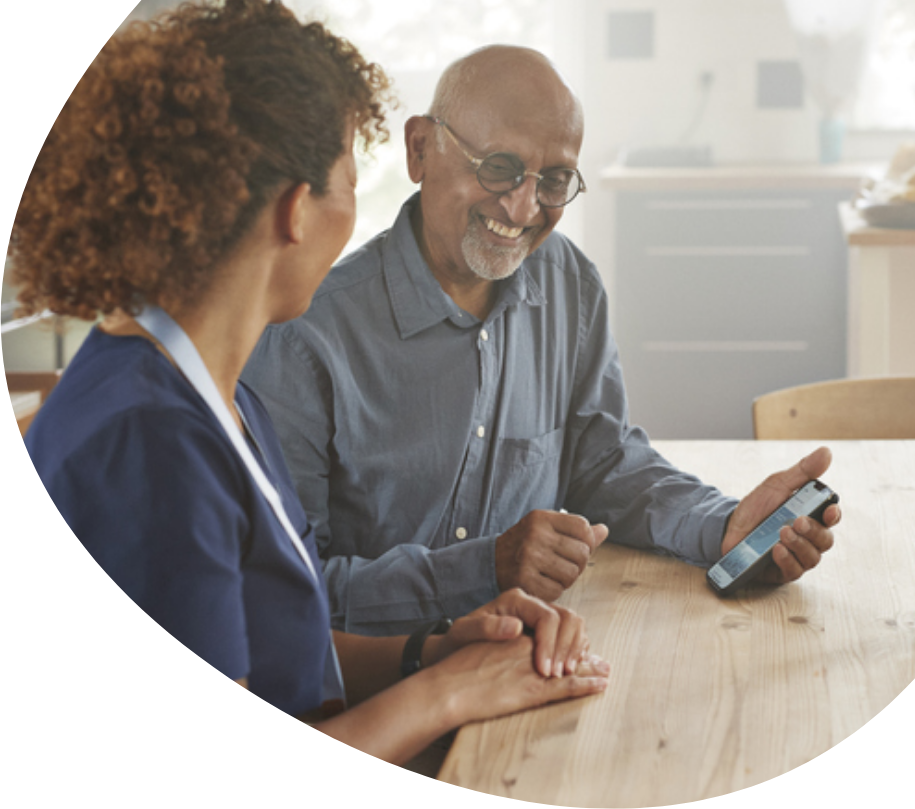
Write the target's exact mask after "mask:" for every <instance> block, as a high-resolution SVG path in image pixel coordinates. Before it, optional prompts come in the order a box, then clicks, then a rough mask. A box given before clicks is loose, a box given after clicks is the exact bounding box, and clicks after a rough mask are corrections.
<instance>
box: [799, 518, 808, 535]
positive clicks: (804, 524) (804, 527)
mask: <svg viewBox="0 0 915 809" xmlns="http://www.w3.org/2000/svg"><path fill="white" fill-rule="evenodd" d="M797 526H798V528H799V530H801V531H803V532H805V533H806V532H807V531H809V530H810V520H808V519H807V518H806V517H799V518H798V521H797Z"/></svg>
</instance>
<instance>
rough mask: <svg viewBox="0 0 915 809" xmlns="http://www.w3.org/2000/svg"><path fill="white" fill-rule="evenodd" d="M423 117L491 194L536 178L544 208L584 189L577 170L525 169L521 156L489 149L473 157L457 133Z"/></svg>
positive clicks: (555, 205)
mask: <svg viewBox="0 0 915 809" xmlns="http://www.w3.org/2000/svg"><path fill="white" fill-rule="evenodd" d="M425 117H426V118H428V119H429V120H430V121H432V123H434V124H437V125H438V126H440V127H441V128H442V129H444V130H445V132H447V133H448V137H450V138H451V140H452V141H454V145H455V146H457V147H458V149H460V150H461V151H462V152H463V153H464V157H466V158H467V159H468V160H469V161H470V162H471V164H473V166H474V167H475V168H476V170H477V180H478V181H479V183H480V185H481V186H483V188H485V189H486V190H487V191H489V192H490V193H492V194H507V193H508V192H509V191H513V190H514V189H516V188H517V187H518V186H519V185H521V184H522V183H523V182H524V180H525V178H527V177H536V178H537V202H539V203H540V205H542V206H543V207H544V208H562V207H563V206H564V205H568V204H569V203H570V202H571V201H572V200H573V199H575V197H577V196H578V195H579V194H580V193H582V192H583V191H587V190H588V189H587V188H586V187H585V181H584V179H583V178H582V176H581V174H580V173H579V171H578V169H566V168H553V169H547V170H546V171H545V172H544V173H543V174H538V173H537V172H536V171H530V170H529V169H526V168H525V167H524V163H522V162H521V158H519V157H518V155H515V154H511V153H510V152H493V153H492V154H490V155H487V156H486V157H484V158H482V159H480V158H479V157H474V156H473V155H471V154H469V153H468V151H467V150H466V149H465V148H464V147H463V146H461V143H460V141H459V140H458V137H457V135H455V134H454V132H453V131H452V130H451V127H450V126H448V124H446V123H445V121H444V120H442V119H441V118H438V117H436V116H434V115H426V116H425Z"/></svg>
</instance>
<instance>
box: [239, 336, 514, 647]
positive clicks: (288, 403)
mask: <svg viewBox="0 0 915 809" xmlns="http://www.w3.org/2000/svg"><path fill="white" fill-rule="evenodd" d="M291 328H292V324H286V325H284V326H279V327H269V328H268V329H267V330H266V332H265V333H264V335H263V337H262V338H261V340H260V342H259V344H258V346H257V348H256V350H255V352H254V354H253V355H252V357H251V359H250V360H249V362H248V365H247V367H246V368H245V371H244V373H243V375H242V378H243V380H244V381H245V383H246V384H247V385H249V386H250V387H251V388H252V389H253V390H254V391H255V392H256V393H257V395H258V397H259V398H260V400H261V401H262V403H263V404H264V406H265V407H266V408H267V411H268V413H269V414H270V416H271V418H272V420H273V422H274V426H275V428H276V432H277V434H278V435H279V438H280V443H281V446H282V449H283V454H284V456H285V458H286V463H287V465H288V466H289V471H290V473H291V476H292V479H293V482H294V484H295V487H296V493H297V494H298V497H299V500H300V501H301V503H302V506H303V508H304V509H305V513H306V514H307V515H308V519H309V522H310V523H311V524H312V526H313V527H314V530H315V538H316V541H317V545H318V549H319V552H320V554H321V557H322V559H323V563H324V578H325V581H326V583H327V590H328V596H329V599H330V605H331V624H332V626H333V627H334V629H337V630H341V631H345V632H353V633H356V634H363V635H396V634H405V633H409V632H412V631H413V629H415V628H416V627H417V626H419V625H421V624H423V623H428V622H429V621H434V620H438V619H439V618H442V617H451V618H456V617H460V616H461V615H465V614H466V613H468V612H470V611H471V610H473V609H476V608H477V607H478V606H479V605H480V604H483V603H486V602H488V601H491V600H492V599H493V598H495V597H496V596H497V595H498V594H499V588H498V584H497V582H496V578H495V567H494V561H493V560H494V557H495V542H496V537H495V536H487V537H478V538H473V539H469V540H466V541H463V542H460V543H459V544H455V545H450V546H447V547H442V548H429V547H427V546H426V542H427V540H428V537H414V536H404V537H403V541H402V542H401V543H400V544H398V545H395V546H394V547H392V548H389V549H388V550H386V551H385V552H384V553H382V554H381V555H379V556H378V557H377V558H368V557H365V556H362V555H360V554H359V553H358V552H357V550H356V549H355V548H353V547H351V546H350V543H349V542H348V538H346V537H336V536H334V535H333V531H332V528H331V525H330V519H329V514H330V498H331V497H332V496H334V493H333V491H332V490H333V486H332V483H331V481H332V476H333V453H334V451H335V450H334V439H335V431H336V427H335V423H334V401H333V396H334V390H333V383H332V381H331V379H330V376H329V375H328V373H327V371H326V369H325V368H323V366H322V365H321V364H320V363H319V362H318V361H317V360H316V359H315V358H314V356H313V355H312V353H311V352H310V351H309V349H308V348H307V346H305V345H304V344H303V343H302V342H301V341H300V340H298V339H296V338H295V337H294V336H293V335H292V334H291V332H290V329H291ZM338 496H345V493H342V494H341V493H338Z"/></svg>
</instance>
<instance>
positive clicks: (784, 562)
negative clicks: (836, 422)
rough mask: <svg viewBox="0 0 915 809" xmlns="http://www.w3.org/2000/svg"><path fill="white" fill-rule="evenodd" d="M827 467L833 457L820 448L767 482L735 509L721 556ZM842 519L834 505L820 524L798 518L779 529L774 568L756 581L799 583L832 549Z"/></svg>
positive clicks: (772, 566) (766, 571)
mask: <svg viewBox="0 0 915 809" xmlns="http://www.w3.org/2000/svg"><path fill="white" fill-rule="evenodd" d="M830 463H832V453H831V452H830V451H829V449H828V448H827V447H820V448H819V449H817V450H815V451H814V452H812V453H811V454H810V455H808V456H807V457H806V458H802V459H801V460H800V461H799V462H798V463H796V464H795V465H794V466H792V467H790V468H788V469H785V470H783V471H781V472H776V473H775V474H772V475H770V476H769V477H768V478H766V479H765V480H764V481H763V482H762V483H761V484H760V485H759V486H757V487H756V488H755V489H754V490H753V491H752V492H750V493H749V494H748V495H747V496H746V497H745V498H744V499H743V500H741V501H740V503H738V505H737V508H736V509H734V513H733V514H732V515H731V519H730V520H729V522H728V527H727V530H726V531H725V535H724V540H723V541H722V543H721V553H722V555H723V554H726V553H727V552H728V551H730V550H731V549H732V548H734V546H736V545H737V544H738V543H739V542H740V541H741V540H743V539H744V538H745V537H746V536H747V535H748V534H749V533H750V532H751V531H752V530H753V529H754V528H756V526H757V525H759V524H760V523H762V522H763V521H764V520H765V519H766V518H767V517H769V515H771V514H772V513H773V512H775V511H776V510H777V509H778V508H779V507H780V506H781V505H782V504H783V503H785V501H786V500H788V499H789V498H790V497H791V495H792V494H793V493H794V492H795V491H796V490H798V489H800V488H801V487H802V486H804V485H805V484H806V483H808V482H809V481H811V480H815V479H816V478H818V477H820V476H821V475H823V474H824V473H825V472H826V470H828V469H829V465H830ZM841 518H842V513H841V511H840V509H839V506H838V505H835V504H833V505H830V506H829V507H828V508H827V509H826V510H825V511H824V512H823V515H822V517H821V519H822V523H820V522H818V521H817V520H814V519H811V518H809V517H798V518H797V519H796V520H795V521H794V523H793V524H792V525H790V526H785V527H784V528H782V529H781V532H780V541H779V543H778V544H777V545H776V546H775V547H774V548H773V549H772V557H771V558H772V562H773V564H770V565H769V566H768V568H767V569H766V570H765V571H764V572H763V573H762V575H760V576H759V580H760V581H765V582H769V583H771V584H783V583H786V582H789V581H795V580H796V579H799V578H800V577H801V576H802V575H803V574H804V573H805V572H807V571H808V570H812V569H813V568H814V567H816V566H817V565H818V564H819V562H820V559H821V558H822V555H823V554H824V553H826V551H828V550H829V549H830V548H831V547H832V546H833V542H834V538H833V534H832V530H831V529H832V528H833V527H834V526H835V525H837V524H838V522H839V521H840V520H841Z"/></svg>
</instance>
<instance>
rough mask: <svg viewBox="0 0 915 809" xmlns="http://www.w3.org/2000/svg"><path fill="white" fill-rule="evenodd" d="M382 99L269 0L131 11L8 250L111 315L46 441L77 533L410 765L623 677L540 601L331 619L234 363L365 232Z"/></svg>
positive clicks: (381, 92)
mask: <svg viewBox="0 0 915 809" xmlns="http://www.w3.org/2000/svg"><path fill="white" fill-rule="evenodd" d="M387 93H388V80H387V78H386V77H385V76H384V74H383V72H382V71H381V70H380V68H378V67H377V66H376V65H372V64H368V63H367V62H366V61H365V60H364V59H363V58H362V56H361V55H360V54H359V53H358V52H357V51H356V50H355V49H354V48H353V47H352V45H350V44H349V43H348V42H346V41H345V40H342V39H339V38H337V37H335V36H333V35H332V34H331V33H330V32H328V31H327V30H326V29H325V28H324V27H323V26H321V25H320V24H317V23H311V24H302V23H299V22H298V21H297V20H296V19H295V17H294V16H293V15H292V14H291V13H290V12H289V11H288V10H287V9H285V8H284V7H283V6H282V5H281V4H280V3H278V2H274V1H272V0H227V2H226V3H225V6H224V7H223V6H218V5H215V4H210V5H185V6H182V7H181V8H180V9H178V10H177V11H176V12H174V13H172V14H170V15H168V16H166V17H163V18H162V19H160V20H158V21H156V22H153V23H145V24H134V25H133V26H132V27H130V28H128V29H127V30H126V31H125V32H124V33H122V34H120V35H118V36H116V37H115V38H114V39H112V40H111V41H110V42H109V43H108V44H107V45H106V46H105V47H104V48H103V50H102V51H101V52H100V54H99V55H98V57H97V58H96V59H95V61H94V62H93V64H92V66H91V67H90V68H89V70H88V71H87V72H86V74H85V75H84V76H83V78H82V79H81V81H80V82H79V84H78V86H77V87H76V89H75V91H74V92H73V95H72V96H71V98H70V99H69V100H68V102H67V104H66V105H65V107H64V109H63V111H62V112H61V114H60V117H59V118H58V119H57V121H56V123H55V125H54V127H53V129H52V131H51V133H50V134H49V136H48V138H47V140H46V142H45V144H44V146H43V148H42V150H41V153H40V155H39V157H38V160H37V162H36V164H35V168H34V170H33V172H32V175H31V177H30V179H29V182H28V185H27V188H26V190H25V193H24V195H23V198H22V204H21V207H20V208H19V211H18V214H17V217H16V220H15V224H14V230H13V239H12V241H11V256H12V258H13V262H14V264H13V266H14V268H15V269H14V282H15V283H16V284H17V286H18V288H19V299H20V302H21V304H22V305H23V306H24V308H25V309H26V310H30V311H36V310H40V309H42V308H48V309H50V310H52V311H54V312H57V313H59V314H63V315H70V316H76V317H81V318H87V319H95V318H96V317H97V316H98V315H99V314H100V315H101V316H102V320H101V321H100V323H99V324H98V325H97V326H96V328H94V329H93V330H92V332H91V333H90V334H89V336H88V337H87V339H86V341H85V343H84V344H83V346H82V348H81V349H80V351H79V352H78V354H77V356H76V357H75V358H74V359H73V361H72V363H71V364H70V367H69V368H68V369H67V371H66V373H65V374H64V375H63V378H62V379H61V381H60V383H59V385H58V386H57V388H56V390H55V391H54V393H53V394H52V395H51V396H50V398H49V399H48V401H47V403H46V404H45V405H44V407H43V408H42V410H41V411H40V412H39V414H38V416H37V418H36V419H35V421H34V423H33V424H32V427H31V429H30V430H29V432H28V434H27V439H26V442H27V446H28V450H29V453H30V455H31V458H32V460H33V462H34V464H35V467H36V469H37V470H38V472H39V475H40V477H41V479H42V481H43V483H44V484H45V486H46V488H47V489H48V491H49V493H50V494H51V497H52V498H53V500H54V502H55V503H56V505H57V507H58V508H59V509H60V511H61V514H62V515H63V517H64V518H65V520H66V521H67V523H68V524H69V526H70V528H71V529H72V530H73V532H74V534H76V536H77V537H78V538H79V539H80V541H81V542H82V543H83V545H84V546H85V547H86V549H87V550H88V551H89V553H90V554H91V555H92V556H93V558H94V559H95V560H96V561H97V562H98V563H99V564H100V565H101V566H102V568H103V569H104V570H105V571H106V572H107V573H108V574H109V575H110V576H111V577H112V578H113V579H114V581H116V582H117V584H118V585H119V586H120V587H121V588H122V589H123V590H124V591H125V592H126V593H127V594H128V595H129V596H130V597H131V598H132V599H133V600H134V601H136V602H137V604H139V605H140V606H141V607H142V608H143V609H144V610H145V611H146V612H147V613H148V614H149V615H150V616H151V617H152V618H154V619H155V620H156V621H157V622H158V623H159V624H160V625H161V626H162V627H164V628H165V629H166V630H167V631H169V632H170V633H171V634H172V635H174V636H175V637H176V638H177V639H178V640H180V641H181V642H182V643H184V644H185V645H186V646H187V647H189V648H190V649H191V650H193V651H194V652H196V653H197V654H198V655H199V656H200V657H202V658H203V659H204V660H206V661H207V662H209V663H210V664H212V665H213V666H214V667H215V668H217V669H218V670H219V671H221V672H223V673H224V674H226V675H227V676H229V677H231V678H233V679H235V680H237V681H238V682H239V683H241V684H242V685H244V686H245V687H247V688H250V689H251V691H253V692H254V693H256V694H258V695H259V696H261V697H262V698H263V699H265V700H266V701H268V702H270V703H271V704H273V705H275V706H276V707H278V708H280V709H281V710H283V711H286V712H288V713H290V714H292V715H294V716H297V717H301V718H303V719H304V720H306V721H310V722H313V723H314V724H315V725H316V727H318V728H320V729H321V730H322V731H324V732H325V733H327V734H329V735H332V736H334V737H336V738H338V739H340V740H342V741H345V742H347V743H348V744H351V745H352V746H354V747H357V748H360V749H362V750H365V751H366V752H369V753H372V754H374V755H376V756H379V757H381V758H384V759H387V760H389V761H393V762H398V763H399V762H404V761H406V760H408V759H409V758H411V757H412V756H414V755H415V754H416V753H418V752H419V751H420V750H422V749H423V748H424V747H426V746H427V745H428V744H429V743H430V742H432V741H433V740H435V739H436V738H438V737H439V736H441V735H442V734H443V733H445V732H447V731H448V730H450V729H452V728H454V727H457V726H459V725H461V724H463V723H465V722H467V721H470V720H475V719H484V718H487V717H490V716H495V715H499V714H502V713H506V712H510V711H515V710H519V709H522V708H525V707H529V706H533V705H537V704H541V703H545V702H549V701H553V700H557V699H563V698H568V697H574V696H581V695H585V694H590V693H595V692H597V691H600V690H602V689H603V688H604V687H605V686H606V682H607V680H606V675H607V668H606V664H605V663H603V661H600V660H598V659H596V658H593V657H591V656H589V655H588V654H587V653H586V649H587V639H586V636H585V634H584V631H583V627H582V624H581V620H580V619H579V618H578V617H577V616H575V615H574V614H573V613H571V612H570V611H568V610H564V609H562V608H558V607H552V606H548V605H546V604H544V603H542V602H540V601H537V600H536V599H533V598H531V597H529V596H526V595H524V594H523V593H521V592H519V591H514V592H509V593H506V594H503V596H501V597H500V598H499V599H497V600H496V601H494V602H492V603H491V604H489V605H487V606H484V607H482V608H480V609H479V610H477V611H476V612H474V613H471V614H470V615H469V616H465V617H463V618H460V619H458V620H457V621H456V622H455V623H454V625H453V626H452V627H451V628H450V629H447V631H445V632H444V633H443V634H437V635H434V636H432V637H428V635H429V632H430V631H431V630H432V628H431V627H430V628H427V629H426V630H425V631H423V632H420V633H418V634H417V635H415V636H411V638H410V639H405V638H402V637H401V638H365V637H358V636H352V635H347V634H344V633H338V632H333V633H332V632H331V630H330V622H329V615H328V602H327V594H326V590H325V587H324V583H323V580H322V578H321V570H320V563H319V559H318V556H317V551H316V547H315V542H314V536H313V531H312V529H311V528H310V527H309V525H308V521H307V518H306V516H305V514H304V512H303V511H302V510H301V506H300V505H299V500H298V497H297V496H296V494H295V492H294V490H293V486H292V482H291V480H290V478H289V475H288V472H287V471H286V467H285V464H284V461H283V457H282V453H281V450H280V447H279V444H278V441H277V438H276V436H275V434H274V431H273V429H272V426H271V425H270V423H269V419H268V417H267V415H266V412H265V411H264V409H263V407H262V406H261V404H260V403H259V402H258V400H257V399H256V397H255V396H254V395H253V394H252V393H251V391H250V390H248V389H247V388H246V387H245V386H244V385H243V384H241V383H240V382H239V374H240V373H241V370H242V368H243V366H244V364H245V362H246V360H247V358H248V356H249V354H250V353H251V351H252V350H253V348H254V345H255V343H256V342H257V340H258V338H259V336H260V334H261V332H262V331H263V329H264V328H265V326H266V325H267V324H269V323H274V322H279V321H283V320H287V319H290V318H293V317H296V316H298V315H299V314H301V313H302V312H303V311H304V310H305V309H307V308H308V305H309V303H310V301H311V298H312V295H313V294H314V292H315V290H316V289H317V287H318V285H319V284H320V283H321V281H322V279H323V278H324V277H325V276H326V274H327V272H328V271H329V268H330V266H331V264H332V262H333V261H334V259H335V258H336V257H337V255H338V254H339V252H340V251H341V250H342V248H343V247H344V245H345V244H346V242H347V240H348V239H349V237H350V235H351V233H352V229H353V224H354V218H355V200H354V186H355V182H356V170H355V163H354V158H353V149H354V142H355V141H358V142H361V143H362V144H364V145H366V146H368V145H370V144H371V143H372V142H374V141H376V140H378V139H380V138H384V137H385V136H386V130H385V127H384V114H383V112H382V105H383V102H384V101H385V99H386V97H387ZM525 626H527V628H528V629H529V630H530V631H529V632H523V631H522V630H523V629H524V627H525ZM437 629H439V630H442V629H445V628H444V627H438V628H437ZM553 660H555V661H556V662H557V663H560V664H562V665H561V666H557V667H555V668H554V667H552V666H551V662H552V661H553ZM556 669H563V670H564V671H566V672H569V673H567V674H566V675H565V676H562V677H551V676H550V674H551V673H553V672H555V670H556ZM414 672H416V673H414ZM409 675H412V676H409ZM343 683H345V690H344V685H343ZM344 701H345V702H347V703H348V704H349V708H348V709H347V710H344V711H340V710H339V709H340V708H342V706H343V705H344Z"/></svg>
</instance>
